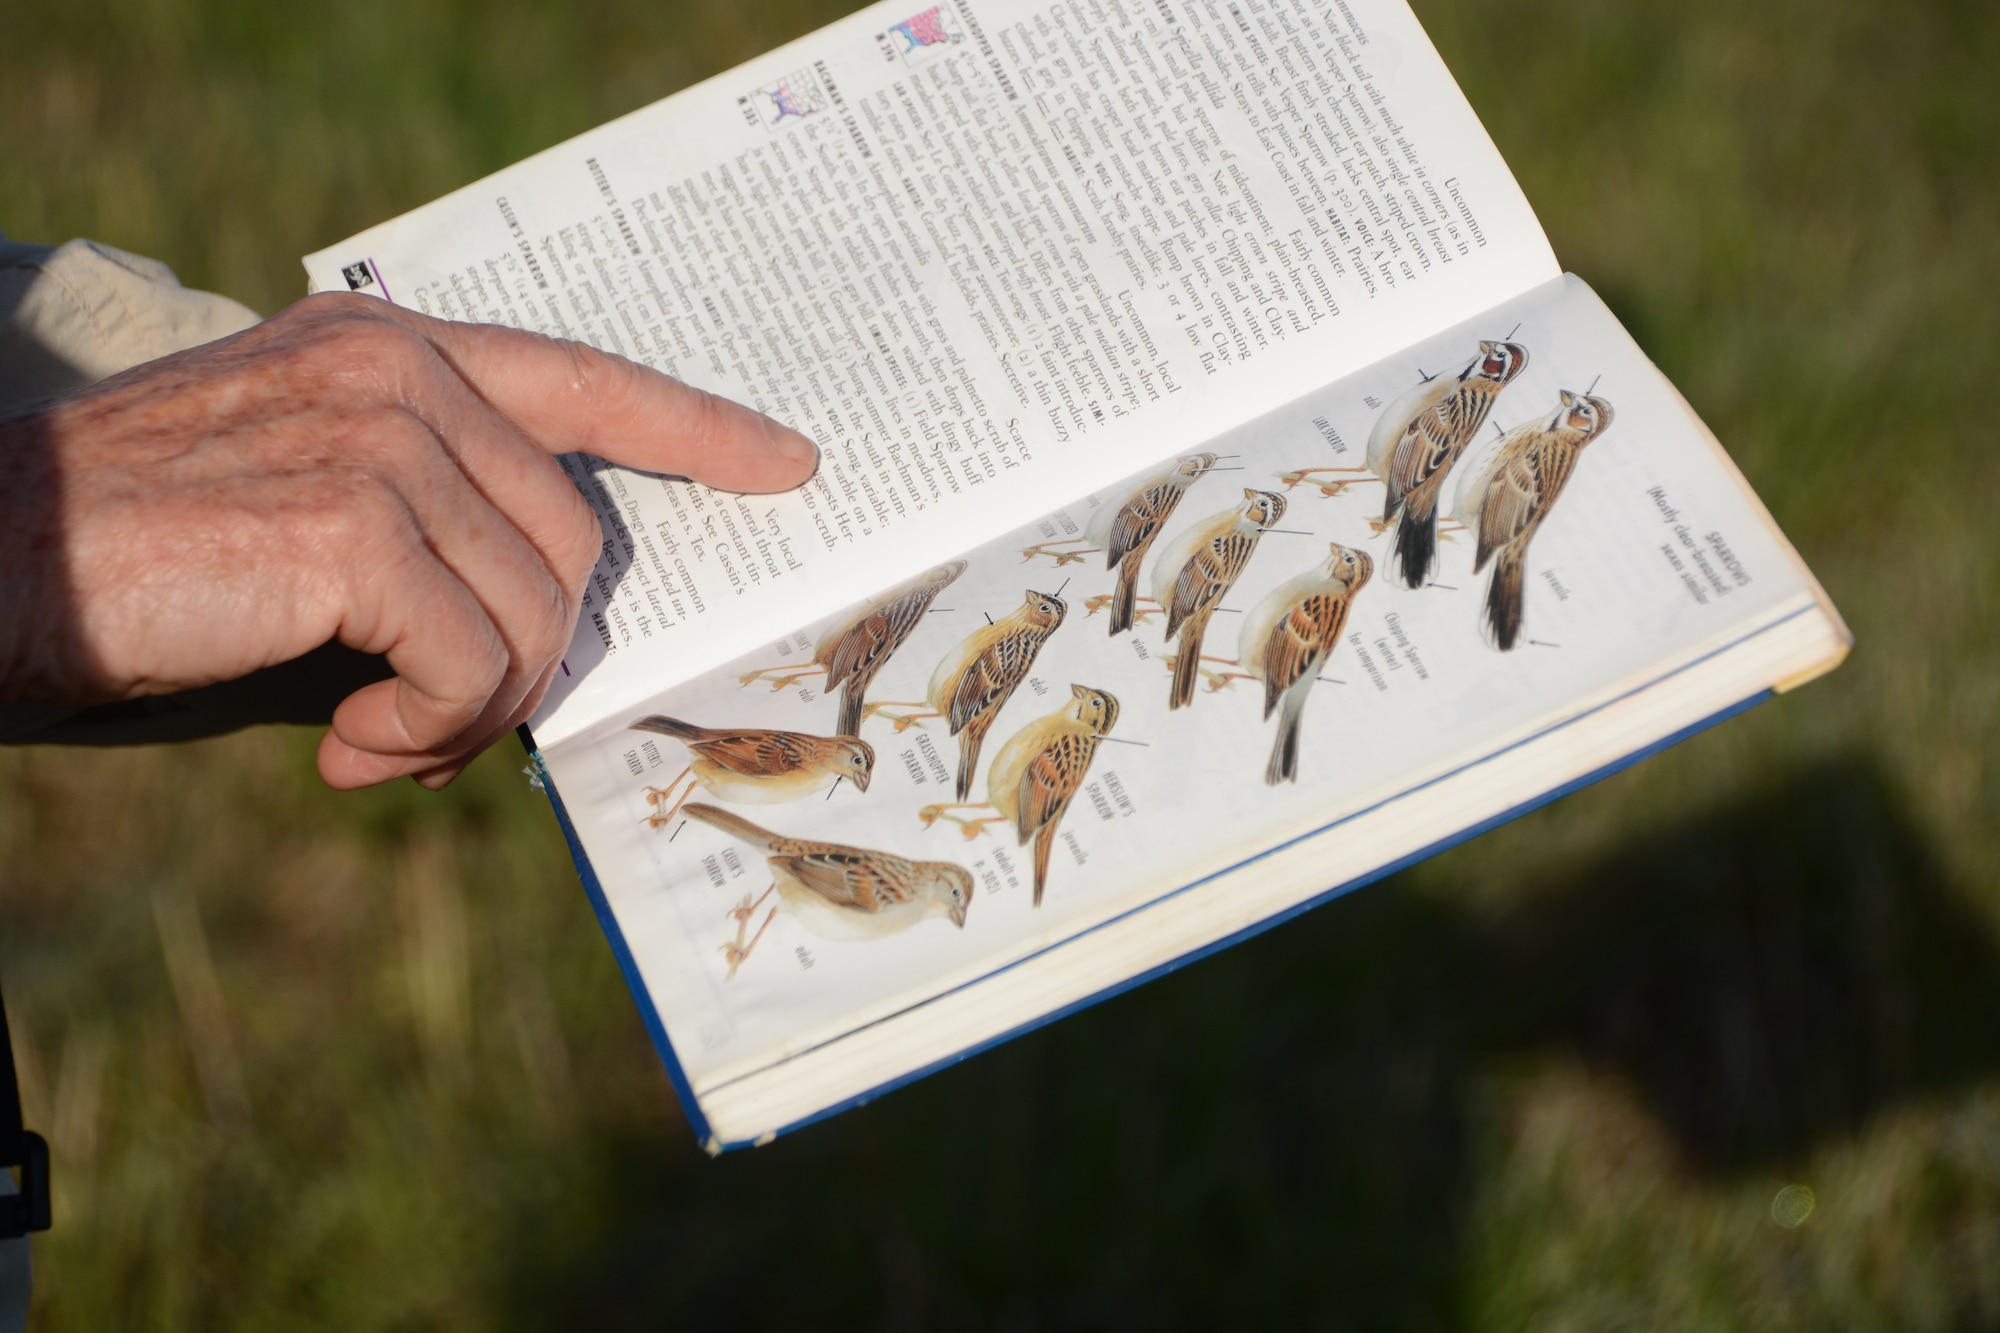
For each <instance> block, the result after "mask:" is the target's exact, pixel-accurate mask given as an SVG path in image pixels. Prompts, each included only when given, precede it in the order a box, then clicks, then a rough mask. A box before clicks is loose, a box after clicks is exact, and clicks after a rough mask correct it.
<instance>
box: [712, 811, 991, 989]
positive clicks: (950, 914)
mask: <svg viewBox="0 0 2000 1333" xmlns="http://www.w3.org/2000/svg"><path fill="white" fill-rule="evenodd" d="M682 809H683V811H684V812H685V813H686V815H687V817H688V818H689V819H695V820H699V821H700V822H702V823H704V824H711V825H713V826H714V827H716V828H719V829H721V830H722V831H723V832H724V833H727V834H729V835H730V836H731V837H733V838H736V839H738V840H739V841H742V842H745V843H748V844H749V845H750V846H752V847H755V848H757V850H759V851H761V852H762V853H764V856H765V859H766V862H767V863H768V864H769V866H770V868H771V887H770V888H768V889H766V890H765V891H764V893H763V896H762V897H760V898H757V899H756V900H755V901H752V900H751V899H750V898H749V896H748V895H745V897H744V900H743V902H742V903H740V904H738V905H737V906H736V907H735V908H733V909H732V910H731V911H730V913H729V915H730V916H731V917H732V918H734V919H735V921H736V923H737V932H736V933H737V939H736V942H735V943H732V944H727V945H724V946H723V955H724V958H725V959H726V961H727V962H728V964H729V975H730V976H732V977H733V976H735V975H736V969H737V968H738V967H740V966H742V964H743V961H744V960H745V959H746V958H748V957H749V956H750V951H751V950H752V949H755V948H756V947H757V941H758V940H761V939H762V938H764V932H765V931H766V930H769V929H770V927H771V920H772V918H773V917H775V916H777V914H778V909H779V907H782V908H784V910H785V911H787V912H789V913H791V914H792V915H793V916H794V917H796V918H798V920H799V923H800V924H801V925H803V926H805V928H806V929H807V930H810V931H811V932H812V933H813V934H815V935H818V936H819V937H820V938H822V939H829V940H867V939H880V938H881V937H883V936H885V935H894V934H896V933H898V932H900V931H905V930H908V929H909V928H910V927H912V926H914V925H916V924H917V923H918V922H920V921H924V920H928V919H929V918H931V917H944V918H945V919H946V920H948V921H950V922H951V923H952V924H953V925H954V926H958V927H960V928H963V927H964V925H965V911H966V908H967V907H968V906H969V905H970V904H971V902H972V873H971V872H970V871H968V870H967V869H965V867H963V866H960V865H955V864H953V863H952V862H949V861H911V860H908V859H906V858H904V857H901V856H897V855H896V854H895V853H893V852H881V851H872V850H870V849H868V848H865V847H845V846H842V845H841V844H839V843H834V842H818V841H814V840H812V839H808V838H787V837H785V836H783V835H782V834H777V833H773V832H771V831H770V830H769V829H764V828H759V827H758V826H757V825H755V824H753V823H751V822H750V821H749V820H747V819H744V818H742V817H741V816H739V815H734V814H731V813H730V812H729V811H727V810H723V809H721V808H720V807H717V806H713V805H703V804H701V803H700V802H695V803H693V804H691V805H687V806H683V807H682ZM773 893H775V894H777V895H778V902H777V905H776V906H774V907H772V908H771V910H770V912H769V914H768V915H766V916H765V918H764V922H763V924H762V925H760V926H759V927H757V933H756V934H755V935H753V936H751V937H750V938H749V940H748V941H747V942H746V941H745V940H744V939H743V933H744V930H745V929H746V928H747V926H748V923H749V921H750V918H751V917H752V916H754V915H756V912H757V909H758V908H759V907H762V906H763V905H764V902H765V900H766V899H768V898H769V897H770V896H771V895H772V894H773Z"/></svg>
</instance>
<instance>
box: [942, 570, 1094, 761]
mask: <svg viewBox="0 0 2000 1333" xmlns="http://www.w3.org/2000/svg"><path fill="white" fill-rule="evenodd" d="M1068 609H1069V608H1068V605H1067V604H1066V603H1065V602H1064V601H1063V599H1062V598H1060V597H1057V596H1055V595H1054V594H1053V593H1045V592H1035V591H1034V590H1033V589H1030V590H1029V591H1028V594H1027V595H1026V596H1025V597H1024V598H1022V599H1021V605H1020V606H1018V607H1016V608H1015V609H1014V610H1013V611H1012V612H1011V613H1009V614H1007V615H1004V616H1002V617H1000V619H998V620H996V621H994V622H993V623H992V624H990V625H981V626H980V627H979V628H978V629H976V630H974V631H973V632H972V633H971V634H970V635H968V636H967V637H966V638H965V639H964V641H963V642H961V643H960V644H959V645H958V646H957V647H956V648H953V649H952V650H951V651H950V652H949V653H947V654H945V658H944V660H943V661H942V662H939V663H938V666H937V670H936V671H934V672H932V673H931V686H930V690H929V692H928V693H927V694H926V696H925V702H926V703H928V704H929V705H930V709H931V712H932V713H935V714H936V715H937V716H939V717H941V718H943V719H944V720H945V722H946V724H947V725H949V726H950V728H951V734H952V735H954V736H956V737H958V784H957V791H958V799H959V800H961V801H962V800H964V799H965V798H966V797H967V796H969V795H971V793H972V780H973V778H975V777H976V776H978V773H979V747H980V746H981V745H982V744H983V743H984V742H985V740H986V733H987V732H988V731H989V730H991V729H992V727H993V719H994V718H996V717H998V716H999V715H1000V710H1001V709H1002V708H1003V707H1005V706H1006V703H1007V700H1008V699H1010V698H1011V697H1013V694H1014V690H1015V688H1016V687H1017V686H1019V685H1020V683H1021V682H1022V681H1023V680H1026V679H1027V677H1028V671H1029V670H1030V669H1031V668H1032V667H1033V666H1034V665H1035V655H1036V654H1037V653H1039V652H1041V651H1042V645H1043V644H1044V643H1046V642H1047V641H1048V637H1049V635H1051V634H1053V633H1055V632H1056V626H1058V625H1060V624H1062V622H1063V615H1064V614H1065V613H1066V612H1067V611H1068Z"/></svg>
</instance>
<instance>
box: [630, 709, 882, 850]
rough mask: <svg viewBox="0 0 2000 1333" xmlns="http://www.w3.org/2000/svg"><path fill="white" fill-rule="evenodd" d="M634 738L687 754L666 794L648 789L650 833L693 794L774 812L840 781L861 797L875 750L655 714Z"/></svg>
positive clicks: (858, 742)
mask: <svg viewBox="0 0 2000 1333" xmlns="http://www.w3.org/2000/svg"><path fill="white" fill-rule="evenodd" d="M632 730H633V731H650V732H654V733H656V734H658V735H661V736H671V737H673V738H674V739H675V740H677V741H679V742H680V743H681V744H683V745H685V746H687V748H688V766H687V767H686V768H684V769H682V770H681V771H680V772H679V773H677V774H676V775H675V776H674V778H673V780H672V781H670V782H668V783H667V785H666V786H664V787H648V788H646V801H647V803H648V804H650V805H651V806H652V807H653V809H654V813H653V814H651V815H648V816H647V817H646V823H647V825H648V826H649V827H651V828H655V829H659V828H665V827H666V826H667V824H668V823H670V822H671V821H672V820H673V817H674V813H675V812H676V811H677V810H679V809H680V807H681V805H682V803H683V802H685V801H686V800H687V798H688V797H690V796H692V795H694V789H695V788H696V787H697V786H699V787H705V788H707V789H708V791H709V793H710V794H711V795H713V796H716V797H719V798H720V799H722V800H725V801H739V802H742V803H744V804H747V805H775V804H777V803H778V802H781V801H796V800H798V799H799V798H801V797H804V796H810V795H812V794H813V793H814V792H817V791H824V790H825V789H826V788H828V787H830V786H832V785H833V784H834V783H836V782H839V781H840V780H841V779H842V778H845V779H847V780H848V781H849V782H852V783H853V784H854V785H855V786H856V787H858V788H859V789H860V790H862V791H867V790H868V779H869V778H870V777H872V776H873V775H874V772H875V749H874V747H873V746H871V745H870V744H868V742H867V741H864V740H862V739H860V738H859V737H857V736H809V735H807V734H806V733H804V732H801V731H759V730H756V729H753V728H750V727H698V726H696V725H695V724H694V723H692V722H683V721H681V720H680V719H679V718H675V717H665V716H662V715H660V714H658V713H655V714H653V715H652V716H651V717H642V718H640V719H639V720H638V721H637V722H634V723H633V724H632ZM682 778H687V779H688V780H689V781H688V784H687V787H686V788H685V789H684V790H682V791H681V793H680V797H679V799H678V800H675V801H674V802H673V804H672V805H668V804H667V802H668V800H669V798H670V797H672V796H673V793H674V789H675V788H676V787H678V786H680V782H681V779H682ZM662 807H664V809H662Z"/></svg>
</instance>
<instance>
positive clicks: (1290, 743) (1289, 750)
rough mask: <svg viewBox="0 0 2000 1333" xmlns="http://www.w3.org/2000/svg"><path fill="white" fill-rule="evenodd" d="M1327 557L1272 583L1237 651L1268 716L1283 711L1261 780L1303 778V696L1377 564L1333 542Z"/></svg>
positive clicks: (1246, 623) (1249, 620)
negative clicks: (1260, 686)
mask: <svg viewBox="0 0 2000 1333" xmlns="http://www.w3.org/2000/svg"><path fill="white" fill-rule="evenodd" d="M1327 550H1328V552H1329V556H1328V559H1327V561H1326V563H1325V564H1324V565H1322V566H1319V567H1318V568H1315V569H1312V570H1309V571H1307V572H1306V573H1304V574H1301V575H1299V576H1298V577H1297V578H1294V579H1287V580H1285V581H1284V582H1283V583H1280V584H1279V585H1278V586H1277V587H1275V588H1273V589H1271V591H1270V592H1269V593H1267V594H1266V595H1265V597H1264V599H1263V600H1262V601H1260V602H1258V603H1257V605H1256V607H1255V608H1254V609H1253V610H1252V611H1251V612H1250V614H1249V615H1248V616H1245V617H1244V619H1243V638H1242V646H1241V647H1240V648H1239V649H1238V653H1237V655H1238V657H1239V659H1240V660H1241V662H1242V665H1243V669H1244V670H1245V671H1247V672H1249V673H1250V674H1251V675H1252V676H1254V677H1256V678H1257V679H1258V680H1261V681H1263V682H1264V717H1265V720H1267V721H1268V720H1269V719H1270V716H1271V714H1272V713H1273V712H1277V713H1278V735H1277V739H1276V740H1275V741H1273V742H1272V744H1271V762H1270V763H1269V764H1268V765H1266V766H1265V768H1264V781H1265V782H1267V783H1269V784H1270V785H1271V786H1273V787H1275V786H1277V785H1278V784H1279V783H1280V782H1297V781H1298V780H1299V719H1300V718H1301V717H1302V716H1303V715H1304V713H1305V709H1306V696H1307V695H1309V694H1311V693H1312V687H1313V682H1314V681H1316V680H1317V679H1318V678H1319V673H1320V670H1321V668H1322V667H1324V666H1325V665H1326V659H1327V655H1328V654H1330V653H1331V652H1332V651H1333V650H1334V648H1335V647H1336V646H1337V645H1338V644H1339V643H1340V636H1341V634H1342V632H1343V631H1344V630H1345V629H1346V628H1347V613H1348V612H1349V611H1350V610H1352V609H1353V606H1354V599H1355V597H1356V596H1357V595H1358V594H1359V593H1360V591H1361V589H1362V588H1364V587H1365V586H1367V583H1368V578H1369V576H1370V575H1372V574H1373V573H1374V572H1375V562H1374V561H1372V560H1370V559H1369V558H1368V556H1367V555H1366V554H1365V553H1363V552H1361V551H1356V550H1353V549H1352V548H1350V547H1346V546H1342V545H1341V544H1340V543H1339V542H1333V543H1331V544H1330V545H1329V546H1328V548H1327Z"/></svg>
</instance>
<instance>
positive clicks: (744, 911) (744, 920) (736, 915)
mask: <svg viewBox="0 0 2000 1333" xmlns="http://www.w3.org/2000/svg"><path fill="white" fill-rule="evenodd" d="M777 891H778V886H777V885H776V884H772V885H771V887H770V888H768V889H766V890H764V892H763V893H761V894H759V895H758V896H757V901H756V902H754V903H753V902H751V901H750V895H749V894H747V893H746V894H744V895H743V901H742V902H740V903H738V904H736V906H734V907H732V908H730V909H729V910H728V911H727V912H724V913H723V915H724V916H726V917H728V918H729V919H730V920H732V921H734V922H735V923H736V942H737V943H738V944H741V943H742V942H743V929H744V927H746V926H748V925H749V924H750V918H751V917H753V916H755V915H757V909H758V908H760V907H762V906H763V905H764V900H765V899H766V898H769V897H770V896H771V895H772V894H774V893H776V892H777ZM771 910H772V911H774V912H775V911H776V910H777V909H776V908H775V907H774V908H772V909H771Z"/></svg>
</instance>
